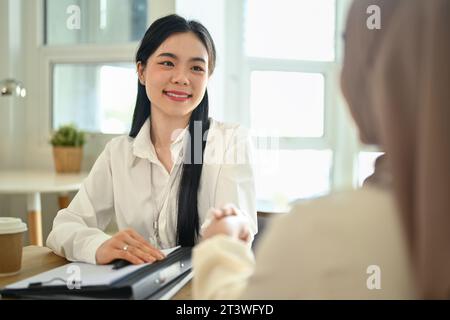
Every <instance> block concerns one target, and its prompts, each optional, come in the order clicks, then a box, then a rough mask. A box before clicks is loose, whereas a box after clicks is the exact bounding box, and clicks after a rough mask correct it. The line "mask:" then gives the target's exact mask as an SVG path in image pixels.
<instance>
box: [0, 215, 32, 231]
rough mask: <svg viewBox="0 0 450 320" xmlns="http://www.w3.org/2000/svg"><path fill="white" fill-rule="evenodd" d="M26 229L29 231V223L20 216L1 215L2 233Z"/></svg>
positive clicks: (0, 228) (0, 229) (0, 227)
mask: <svg viewBox="0 0 450 320" xmlns="http://www.w3.org/2000/svg"><path fill="white" fill-rule="evenodd" d="M24 231H27V225H26V223H24V222H22V220H21V219H20V218H10V217H0V234H9V233H19V232H24Z"/></svg>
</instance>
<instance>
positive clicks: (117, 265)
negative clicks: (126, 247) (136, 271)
mask: <svg viewBox="0 0 450 320" xmlns="http://www.w3.org/2000/svg"><path fill="white" fill-rule="evenodd" d="M130 264H131V263H130V262H129V261H127V260H123V259H118V260H114V261H113V270H117V269H121V268H123V267H126V266H128V265H130Z"/></svg>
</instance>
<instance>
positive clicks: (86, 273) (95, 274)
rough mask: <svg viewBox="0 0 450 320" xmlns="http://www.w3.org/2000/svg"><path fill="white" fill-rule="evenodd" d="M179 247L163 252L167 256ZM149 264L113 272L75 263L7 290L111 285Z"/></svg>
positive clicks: (109, 266) (13, 285) (22, 281)
mask: <svg viewBox="0 0 450 320" xmlns="http://www.w3.org/2000/svg"><path fill="white" fill-rule="evenodd" d="M177 248H179V247H174V248H170V249H163V250H161V251H162V252H163V253H164V254H165V255H168V254H169V253H170V252H172V251H174V250H175V249H177ZM147 265H149V263H145V264H140V265H129V266H125V267H123V268H121V269H118V270H113V265H110V264H109V265H94V264H89V263H83V262H73V263H69V264H66V265H64V266H61V267H57V268H55V269H52V270H49V271H46V272H43V273H40V274H38V275H36V276H33V277H30V278H27V279H25V280H21V281H18V282H15V283H12V284H10V285H8V286H6V289H25V288H28V287H29V286H30V284H36V283H39V284H41V285H42V286H61V285H68V286H69V285H71V286H75V287H77V288H79V287H83V286H102V285H111V284H112V283H114V282H115V281H117V280H119V279H121V278H123V277H124V276H126V275H128V274H130V273H132V272H134V271H136V270H139V269H141V268H143V267H145V266H147Z"/></svg>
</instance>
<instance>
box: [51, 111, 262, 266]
mask: <svg viewBox="0 0 450 320" xmlns="http://www.w3.org/2000/svg"><path fill="white" fill-rule="evenodd" d="M200 132H201V131H200ZM189 137H190V135H189V131H188V130H187V129H184V130H183V132H182V133H181V134H179V135H178V138H176V139H175V141H173V143H172V145H171V152H172V159H173V160H174V166H173V168H172V170H171V172H170V173H168V172H167V170H166V169H165V168H164V166H163V165H162V163H161V162H160V161H159V160H158V157H157V155H156V152H155V149H154V146H153V144H152V141H151V139H150V120H149V119H147V121H146V122H145V123H144V125H143V126H142V128H141V130H140V131H139V133H138V135H137V136H136V138H134V139H133V138H131V137H129V136H120V137H117V138H114V139H112V140H111V141H110V142H109V143H108V144H107V145H106V147H105V149H104V151H103V152H102V153H101V154H100V156H99V158H98V159H97V161H96V162H95V164H94V166H93V168H92V170H91V172H90V173H89V176H88V177H87V178H86V179H85V181H84V182H83V184H82V186H81V189H80V190H79V192H78V193H77V194H76V196H75V197H74V199H73V201H72V202H71V203H70V205H69V207H68V208H66V209H62V210H60V211H59V212H58V214H57V216H56V218H55V220H54V222H53V229H52V231H51V232H50V235H49V236H48V239H47V243H46V244H47V246H48V247H49V248H51V249H52V250H53V251H54V252H55V253H56V254H58V255H61V256H65V257H66V258H67V259H68V260H72V261H85V262H89V263H95V262H96V261H95V253H96V251H97V249H98V247H99V246H100V245H101V244H102V243H103V242H104V241H106V240H108V239H109V238H110V237H111V236H110V235H107V234H106V233H104V230H105V228H106V227H107V226H108V224H109V223H110V221H111V219H112V217H113V216H115V218H116V221H117V226H118V228H119V230H122V229H125V228H132V229H134V230H136V231H137V232H138V233H139V234H140V235H142V236H143V237H144V238H145V239H148V241H149V242H150V243H151V244H152V245H154V246H155V247H158V248H161V249H164V248H170V247H173V246H175V245H176V231H177V200H178V199H177V198H178V197H177V196H178V187H179V184H180V180H181V172H182V170H181V169H182V159H184V157H183V152H184V150H188V149H186V148H185V147H184V146H185V145H186V143H187V142H188V140H189ZM196 138H197V139H196ZM196 140H198V137H194V138H193V139H192V143H194V144H195V143H198V145H199V146H201V141H196ZM194 161H195V159H194ZM251 162H252V157H251V140H250V136H249V134H248V132H247V131H246V130H244V129H242V128H241V127H240V126H238V125H230V124H224V123H220V122H217V121H214V120H212V119H211V125H210V128H209V132H208V138H207V143H206V147H205V150H204V155H203V168H202V175H201V178H200V185H199V191H198V203H197V205H198V213H199V218H200V226H201V230H200V234H201V233H202V230H203V229H204V227H205V226H206V225H207V224H208V222H209V218H208V217H209V212H210V209H211V208H212V207H215V208H219V207H222V206H224V205H225V204H228V203H233V204H234V205H236V206H237V207H238V208H239V209H240V210H241V211H242V212H243V214H244V215H246V216H247V217H248V219H249V222H250V228H251V231H252V233H253V234H256V232H257V220H256V201H255V184H254V173H253V168H252V165H251ZM158 212H160V213H159V214H158ZM155 228H158V230H159V240H157V239H156V236H155Z"/></svg>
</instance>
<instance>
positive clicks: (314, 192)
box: [240, 0, 353, 211]
mask: <svg viewBox="0 0 450 320" xmlns="http://www.w3.org/2000/svg"><path fill="white" fill-rule="evenodd" d="M346 6H348V3H347V2H346V1H336V0H277V1H275V0H246V1H245V5H244V6H243V10H242V11H243V16H242V28H243V32H242V33H243V34H244V37H243V41H244V43H243V46H242V48H241V52H242V56H243V58H242V70H243V72H241V74H242V75H241V77H242V88H243V89H242V90H241V91H240V92H241V95H242V96H243V100H242V102H241V105H244V106H245V105H249V106H250V108H249V110H248V115H247V116H245V108H243V109H244V111H241V115H242V114H244V115H243V116H241V118H247V119H248V125H249V126H250V128H251V129H252V132H253V135H254V137H255V140H256V148H257V157H256V162H257V166H256V180H257V199H258V206H259V207H261V206H262V207H264V208H266V207H267V208H269V207H270V208H271V210H274V211H277V210H282V208H286V207H287V204H288V203H289V202H291V201H294V200H296V199H304V198H311V197H316V196H319V195H323V194H325V193H328V192H330V191H331V190H332V189H335V186H336V185H338V184H341V185H342V184H344V183H342V181H338V180H339V179H341V180H342V179H343V178H342V177H341V175H339V174H335V172H342V170H346V172H347V173H348V175H349V176H350V179H349V180H350V181H351V180H352V174H353V172H352V165H350V169H345V168H346V166H348V164H346V160H345V154H344V153H346V152H347V151H348V150H344V149H345V148H344V149H343V148H342V147H341V146H342V145H343V144H342V143H341V144H339V137H338V135H337V134H336V132H337V131H338V130H341V129H342V128H343V129H344V130H346V123H345V122H343V121H341V118H343V117H342V116H339V112H340V111H339V110H337V109H339V107H338V104H339V103H338V102H339V85H338V81H337V79H338V78H339V60H340V58H341V56H340V55H341V52H340V50H341V46H342V43H341V40H340V39H341V37H340V34H341V32H342V29H343V25H344V23H343V21H344V20H345V19H344V17H343V16H344V12H345V11H346ZM273 138H276V139H277V141H278V143H277V146H278V149H277V150H275V149H270V148H266V146H264V143H262V144H261V143H260V142H261V141H263V140H264V139H269V140H270V139H273ZM338 145H340V146H339V147H338ZM344 147H346V146H345V144H344ZM268 159H269V160H268ZM267 161H269V163H267ZM341 164H342V167H343V168H344V169H343V168H341V167H340V166H341ZM266 204H267V205H266ZM269 204H270V205H269Z"/></svg>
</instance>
